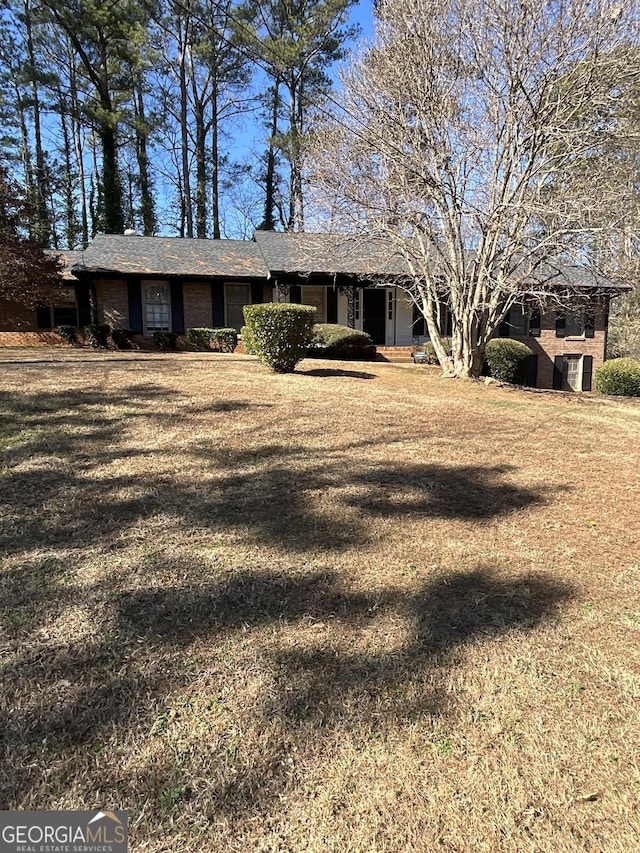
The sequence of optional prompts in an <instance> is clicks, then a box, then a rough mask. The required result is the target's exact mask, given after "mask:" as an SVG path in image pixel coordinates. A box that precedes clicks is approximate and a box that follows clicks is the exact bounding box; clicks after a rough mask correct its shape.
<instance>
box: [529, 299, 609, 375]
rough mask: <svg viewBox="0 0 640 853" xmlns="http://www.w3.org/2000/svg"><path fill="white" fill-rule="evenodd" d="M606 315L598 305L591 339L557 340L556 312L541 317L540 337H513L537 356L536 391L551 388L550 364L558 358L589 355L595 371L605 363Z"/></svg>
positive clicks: (570, 338)
mask: <svg viewBox="0 0 640 853" xmlns="http://www.w3.org/2000/svg"><path fill="white" fill-rule="evenodd" d="M606 326H607V313H606V307H605V305H603V304H601V303H600V304H599V305H598V306H597V307H596V310H595V315H594V334H593V337H592V338H586V337H585V336H584V335H581V336H579V337H564V338H558V337H556V314H555V311H551V312H548V313H547V314H543V315H542V317H541V322H540V336H539V337H533V336H532V335H528V336H527V337H520V336H516V335H513V337H514V338H515V339H516V340H519V341H522V342H523V343H525V344H526V345H527V346H528V347H529V349H530V350H531V351H532V352H533V354H534V355H537V356H538V378H537V382H536V387H537V388H553V360H554V358H555V357H556V356H557V355H591V356H593V369H594V371H595V369H596V367H598V366H599V365H600V364H602V362H603V361H604V355H605V347H606V343H607V328H606Z"/></svg>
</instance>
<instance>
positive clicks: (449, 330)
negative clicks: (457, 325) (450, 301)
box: [444, 308, 453, 338]
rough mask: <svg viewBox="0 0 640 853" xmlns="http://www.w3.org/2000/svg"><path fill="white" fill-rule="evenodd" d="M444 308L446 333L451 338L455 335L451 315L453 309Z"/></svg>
mask: <svg viewBox="0 0 640 853" xmlns="http://www.w3.org/2000/svg"><path fill="white" fill-rule="evenodd" d="M444 310H445V312H446V326H445V328H446V330H447V332H446V334H447V337H449V338H450V337H451V336H452V335H453V317H452V316H451V311H449V309H448V308H445V309H444Z"/></svg>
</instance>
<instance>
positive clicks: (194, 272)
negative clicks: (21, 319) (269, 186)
mask: <svg viewBox="0 0 640 853" xmlns="http://www.w3.org/2000/svg"><path fill="white" fill-rule="evenodd" d="M59 254H63V255H64V257H65V261H66V267H65V278H71V277H72V270H73V272H76V273H78V274H80V273H83V272H85V273H108V274H115V275H123V274H131V275H155V276H179V277H182V278H186V277H189V278H193V279H197V278H201V277H202V278H231V279H243V278H245V279H254V280H255V279H267V278H269V277H270V276H271V275H277V274H278V273H301V274H309V273H325V274H328V275H334V274H341V275H347V276H358V277H360V278H363V279H367V278H374V277H377V276H403V275H407V272H408V270H407V265H406V262H405V260H404V258H402V256H401V255H399V254H398V253H396V252H394V250H393V247H392V246H391V245H390V244H389V242H388V241H385V240H382V239H379V238H365V237H357V238H356V237H352V236H349V235H344V234H310V233H308V232H306V233H303V234H299V233H298V234H288V233H282V232H276V231H256V232H255V234H254V239H253V240H199V239H191V238H181V237H138V236H135V235H133V236H130V235H124V234H101V235H98V236H97V237H95V238H94V239H93V241H92V243H90V245H89V246H88V247H87V249H86V250H85V251H84V252H71V251H65V252H60V253H59ZM532 279H533V280H534V281H537V282H540V283H542V282H544V283H547V284H554V285H557V286H558V287H564V288H568V289H581V288H597V289H599V290H617V291H620V290H629V289H630V288H629V287H627V286H626V285H623V284H619V283H617V282H614V281H611V280H610V279H608V278H605V277H604V276H601V275H598V274H597V273H595V272H592V271H591V270H589V269H587V268H585V267H580V266H577V265H571V264H565V263H558V264H553V263H551V262H549V261H547V262H545V263H544V264H541V265H540V267H539V268H538V270H537V272H536V274H535V275H534V276H532Z"/></svg>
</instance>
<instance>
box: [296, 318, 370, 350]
mask: <svg viewBox="0 0 640 853" xmlns="http://www.w3.org/2000/svg"><path fill="white" fill-rule="evenodd" d="M375 352H376V348H375V345H374V343H373V341H372V340H371V335H368V334H367V333H366V332H360V331H359V330H358V329H350V328H349V327H348V326H340V325H338V324H337V323H316V324H315V326H314V327H313V341H312V342H311V346H310V347H309V352H308V354H309V355H310V356H311V357H313V358H344V359H354V358H355V359H368V358H373V357H374V355H375Z"/></svg>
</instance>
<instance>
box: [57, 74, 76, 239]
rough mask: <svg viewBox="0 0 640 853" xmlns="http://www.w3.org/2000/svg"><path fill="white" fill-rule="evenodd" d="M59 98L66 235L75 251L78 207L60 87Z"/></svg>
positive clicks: (69, 137) (69, 140) (69, 139)
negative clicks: (62, 144) (74, 192)
mask: <svg viewBox="0 0 640 853" xmlns="http://www.w3.org/2000/svg"><path fill="white" fill-rule="evenodd" d="M56 94H57V96H58V110H59V112H60V128H61V130H62V139H63V142H64V149H63V154H64V178H63V181H64V212H65V234H66V238H67V246H68V248H69V249H75V247H76V239H77V236H78V226H77V219H76V205H75V199H74V197H73V184H74V180H73V177H74V176H73V170H72V167H71V135H70V133H69V127H68V125H67V110H66V101H65V97H64V95H63V94H62V89H60V88H59V87H58V88H57V90H56Z"/></svg>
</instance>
